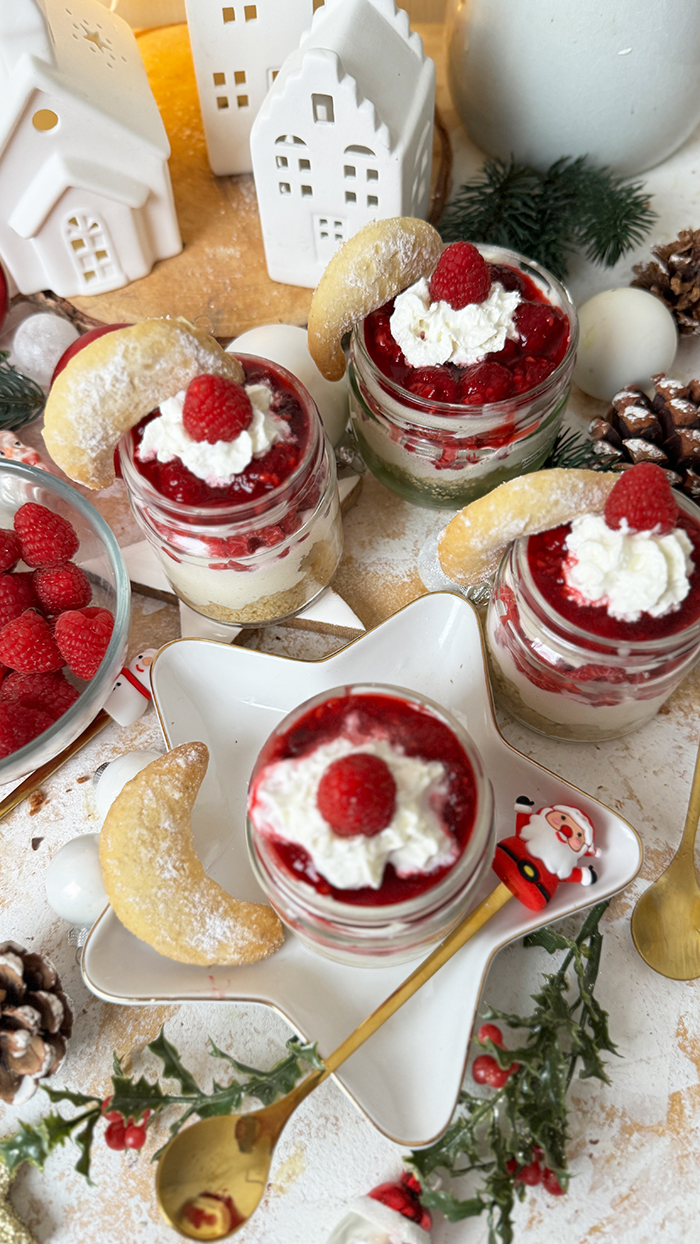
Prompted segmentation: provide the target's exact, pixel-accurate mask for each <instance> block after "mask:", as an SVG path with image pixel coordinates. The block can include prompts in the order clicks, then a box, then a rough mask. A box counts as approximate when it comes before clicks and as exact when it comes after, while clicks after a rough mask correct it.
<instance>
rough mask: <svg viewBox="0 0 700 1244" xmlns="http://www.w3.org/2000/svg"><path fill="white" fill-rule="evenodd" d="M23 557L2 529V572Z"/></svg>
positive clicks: (11, 536)
mask: <svg viewBox="0 0 700 1244" xmlns="http://www.w3.org/2000/svg"><path fill="white" fill-rule="evenodd" d="M0 318H2V317H0ZM21 556H22V550H21V549H20V545H19V540H18V539H17V536H16V535H15V533H14V531H9V530H7V528H4V527H3V528H2V529H0V571H4V570H13V569H14V567H15V566H16V565H17V562H18V561H19V559H20V557H21Z"/></svg>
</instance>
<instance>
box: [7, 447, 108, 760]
mask: <svg viewBox="0 0 700 1244" xmlns="http://www.w3.org/2000/svg"><path fill="white" fill-rule="evenodd" d="M27 501H33V502H35V503H36V504H38V505H44V506H46V507H47V509H49V510H53V511H54V512H55V513H57V514H60V515H62V517H64V518H67V519H68V520H69V521H70V522H71V523H72V524H73V526H74V528H75V530H76V532H77V534H78V538H79V540H80V546H79V548H78V552H77V553H76V555H75V557H74V558H73V561H75V562H76V563H77V565H79V566H81V567H82V569H83V570H84V572H85V574H86V575H87V577H88V579H89V580H90V582H91V584H92V601H91V602H90V603H91V605H100V606H103V607H104V608H105V609H109V610H110V612H111V613H112V614H113V615H114V630H113V632H112V637H111V639H110V641H109V646H108V648H107V651H106V653H105V655H104V657H103V659H102V663H101V665H100V667H99V669H98V671H97V673H96V674H95V676H94V678H92V679H91V681H90V682H89V683H83V682H82V680H80V679H73V676H72V675H70V674H69V675H67V676H68V678H69V681H71V682H74V683H75V685H76V686H77V687H79V688H80V689H81V694H80V696H79V698H78V699H77V700H76V701H75V703H74V704H72V705H71V706H70V708H69V709H68V710H67V711H66V712H65V713H63V714H62V716H61V717H59V718H58V720H57V721H55V722H54V723H53V725H52V726H49V728H48V729H47V730H44V731H43V733H42V734H40V735H38V736H37V738H35V739H32V741H31V742H30V743H27V744H26V745H25V746H24V747H20V748H18V750H17V751H16V752H12V753H11V754H10V755H9V756H5V757H4V758H3V759H2V760H0V784H4V783H7V782H15V781H17V779H18V778H21V777H23V776H24V775H25V774H27V773H31V772H32V771H33V770H34V769H38V768H39V767H40V766H41V765H43V764H46V763H47V762H48V761H50V760H53V759H54V757H55V756H57V755H58V754H59V752H62V751H63V749H64V748H65V747H68V745H69V743H72V742H73V740H74V739H77V737H78V735H79V734H81V733H82V731H83V730H84V729H85V728H86V726H88V725H89V724H90V722H91V721H92V720H93V718H94V717H95V716H96V715H97V713H98V712H99V710H100V709H101V708H102V706H103V704H104V702H105V700H106V699H107V697H108V696H109V694H110V692H111V690H112V687H113V684H114V680H115V678H116V677H117V674H118V673H119V671H120V669H121V668H122V665H123V663H124V657H125V655H126V646H127V639H128V635H129V618H130V614H131V585H130V583H129V576H128V574H127V572H126V567H125V566H124V561H123V559H122V555H121V552H120V549H119V545H118V544H117V541H116V539H115V537H114V535H113V534H112V532H111V530H110V528H109V527H108V526H107V523H106V522H105V520H104V519H103V518H102V516H101V515H100V514H98V512H97V510H96V509H95V507H94V506H93V505H91V504H90V502H89V501H86V500H85V498H84V497H82V496H81V495H80V493H78V492H76V491H75V490H74V489H73V488H71V487H70V486H69V485H68V484H64V483H63V481H62V480H59V479H56V478H55V476H53V475H50V474H49V473H48V471H43V470H40V469H38V468H37V467H31V466H25V465H24V464H23V463H21V462H9V461H6V460H3V461H0V526H2V527H10V526H11V525H12V517H13V515H14V513H15V511H16V510H18V509H19V507H20V506H21V505H24V504H25V503H26V502H27ZM21 565H22V563H21V562H20V566H21Z"/></svg>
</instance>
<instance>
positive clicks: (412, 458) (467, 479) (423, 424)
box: [349, 243, 578, 509]
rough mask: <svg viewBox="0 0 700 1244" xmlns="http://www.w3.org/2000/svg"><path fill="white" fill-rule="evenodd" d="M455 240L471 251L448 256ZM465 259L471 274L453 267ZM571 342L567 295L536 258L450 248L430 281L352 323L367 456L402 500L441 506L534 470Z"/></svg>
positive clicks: (358, 412) (361, 437) (569, 365)
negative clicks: (443, 270) (444, 268)
mask: <svg viewBox="0 0 700 1244" xmlns="http://www.w3.org/2000/svg"><path fill="white" fill-rule="evenodd" d="M457 248H468V251H466V252H463V253H462V254H459V253H458V254H457V256H456V259H457V261H458V262H455V263H453V264H452V265H450V262H449V257H450V254H451V252H452V251H453V250H456V249H457ZM470 252H474V253H475V254H476V255H477V260H478V263H477V262H476V261H473V256H472V258H471V259H470V257H469V253H470ZM463 260H464V262H466V263H468V264H470V265H471V267H472V268H473V267H477V268H478V264H481V270H480V271H477V272H476V273H475V274H474V273H473V272H472V271H471V270H470V271H469V273H468V275H469V278H470V279H469V280H466V279H461V280H460V274H459V271H457V274H455V271H454V270H450V269H451V268H452V269H459V266H460V264H461V263H462V261H463ZM443 262H445V263H446V265H447V272H446V274H445V279H444V280H443V281H440V280H436V277H438V278H439V277H440V275H441V274H440V264H442V263H443ZM484 274H485V275H484ZM462 275H463V274H462ZM479 276H481V277H482V278H483V279H482V280H481V282H480V281H479V280H478V279H477V278H478V277H479ZM448 298H451V299H452V301H453V302H454V303H456V304H459V305H457V306H455V307H452V305H451V303H449V302H448V301H447V299H448ZM465 298H467V299H468V300H469V301H467V302H464V299H465ZM577 340H578V325H577V318H576V310H575V307H574V305H573V303H572V301H571V298H570V297H569V294H568V292H567V290H566V289H565V288H564V286H563V285H561V284H560V282H559V281H557V280H556V278H555V277H553V276H552V275H551V274H550V273H549V272H547V271H546V270H545V269H544V268H542V267H541V266H540V265H539V264H537V263H535V262H534V261H532V260H528V259H525V258H524V257H523V256H522V255H518V254H517V253H515V252H514V251H509V250H506V249H504V248H502V247H497V246H487V245H479V246H478V247H472V246H471V245H470V244H468V243H455V244H454V247H447V249H446V250H445V251H444V252H443V255H442V256H441V259H440V261H439V263H438V268H437V269H436V270H435V273H434V274H433V277H432V278H430V280H421V281H419V282H417V284H416V285H415V286H413V287H411V289H409V290H405V291H404V292H403V293H402V294H399V295H398V296H397V297H396V298H395V299H393V300H392V301H391V302H389V303H387V304H386V305H385V306H383V307H380V308H379V309H378V310H377V311H374V312H372V314H371V315H369V316H367V318H366V319H365V320H363V321H362V322H361V323H360V324H357V325H356V326H355V328H354V330H353V334H352V338H351V344H350V368H349V372H350V411H351V416H352V424H353V429H354V432H355V436H356V438H357V441H358V444H359V446H360V449H361V452H362V456H363V458H364V460H365V461H366V463H367V465H368V466H369V468H370V470H371V471H372V472H373V473H374V474H375V475H376V476H377V477H378V479H380V480H381V481H382V483H384V484H386V485H387V487H389V488H391V489H393V491H394V492H397V493H399V494H400V495H401V496H403V497H406V498H407V499H408V500H409V501H413V502H415V503H416V504H418V505H425V506H437V507H445V508H449V509H455V508H458V507H460V506H463V505H467V504H468V503H469V502H470V501H473V500H474V499H475V498H476V497H480V496H482V495H483V494H484V493H486V492H489V491H490V490H491V489H492V488H495V487H496V485H497V484H501V483H503V482H504V481H505V480H508V479H512V478H513V477H514V476H516V475H522V474H523V473H524V472H526V471H534V470H537V469H538V468H539V467H540V466H542V464H543V462H544V461H545V459H546V458H547V455H548V454H549V451H550V449H551V447H552V445H553V444H554V441H555V439H556V435H557V432H558V430H559V427H560V425H561V419H562V415H563V413H564V408H565V405H566V401H567V398H568V394H569V389H570V386H571V374H572V371H573V366H574V361H575V355H576V344H577Z"/></svg>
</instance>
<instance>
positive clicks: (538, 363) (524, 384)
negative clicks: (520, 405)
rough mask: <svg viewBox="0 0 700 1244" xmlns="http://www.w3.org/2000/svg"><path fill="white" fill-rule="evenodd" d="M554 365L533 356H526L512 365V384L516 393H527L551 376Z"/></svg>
mask: <svg viewBox="0 0 700 1244" xmlns="http://www.w3.org/2000/svg"><path fill="white" fill-rule="evenodd" d="M555 366H556V364H555V363H552V362H551V361H550V360H549V359H541V358H537V357H535V355H533V354H526V355H525V357H524V358H522V359H520V360H519V361H518V362H517V363H515V364H514V365H513V371H512V373H511V374H512V376H513V384H514V385H515V391H516V393H529V392H530V390H531V389H536V388H537V386H538V384H542V382H543V381H544V380H546V379H547V377H548V376H551V374H552V372H553V371H554V368H555Z"/></svg>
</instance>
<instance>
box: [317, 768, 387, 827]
mask: <svg viewBox="0 0 700 1244" xmlns="http://www.w3.org/2000/svg"><path fill="white" fill-rule="evenodd" d="M395 803H396V783H395V781H394V779H393V777H392V774H391V771H390V769H389V766H388V765H387V764H385V762H384V761H383V760H380V758H379V756H372V755H370V754H369V752H352V753H351V754H350V755H349V756H341V758H340V759H339V760H334V761H333V763H332V764H330V765H329V766H328V768H327V769H326V771H325V773H324V774H323V777H322V778H321V781H320V782H319V784H318V792H317V794H316V806H317V808H318V810H319V812H320V813H321V816H322V817H323V818H324V819H325V820H326V821H327V822H328V824H329V825H330V827H331V829H332V830H333V831H334V832H335V833H336V834H338V835H339V836H340V837H341V838H353V837H355V836H356V835H358V834H364V835H365V837H367V838H372V837H374V835H375V834H378V833H380V831H381V830H382V829H385V828H386V826H387V825H388V824H389V822H390V821H391V818H392V816H393V815H394V806H395Z"/></svg>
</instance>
